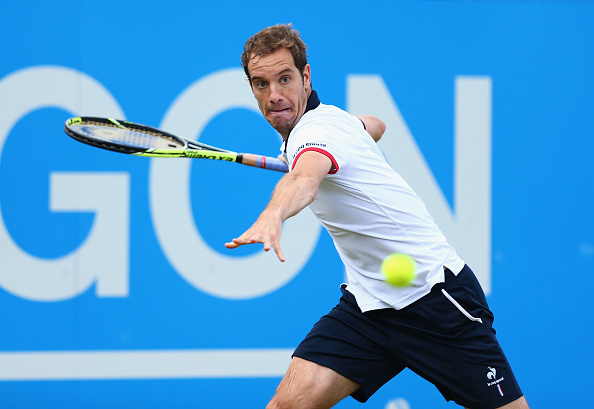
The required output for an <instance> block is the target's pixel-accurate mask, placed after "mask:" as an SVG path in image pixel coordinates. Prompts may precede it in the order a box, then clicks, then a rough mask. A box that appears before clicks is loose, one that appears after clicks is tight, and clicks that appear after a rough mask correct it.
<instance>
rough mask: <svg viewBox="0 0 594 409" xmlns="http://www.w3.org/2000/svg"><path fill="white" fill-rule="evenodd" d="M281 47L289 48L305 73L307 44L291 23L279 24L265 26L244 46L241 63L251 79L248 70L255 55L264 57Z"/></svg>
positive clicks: (296, 64) (299, 67)
mask: <svg viewBox="0 0 594 409" xmlns="http://www.w3.org/2000/svg"><path fill="white" fill-rule="evenodd" d="M280 48H287V49H288V50H289V51H290V52H291V55H292V56H293V61H294V62H295V67H297V69H298V70H299V72H300V73H301V75H303V70H304V69H305V66H306V65H307V54H306V52H305V50H306V49H307V46H306V45H305V43H304V42H303V40H302V39H301V35H300V34H299V31H297V30H295V29H293V28H292V27H291V23H289V24H277V25H274V26H270V27H267V28H265V29H264V30H262V31H260V32H258V33H256V34H254V35H253V36H251V37H250V38H249V39H248V40H247V41H246V43H245V46H244V47H243V53H242V54H241V65H243V70H244V71H245V75H247V77H248V79H251V77H250V72H249V70H248V62H249V61H250V59H251V58H254V57H263V56H266V55H269V54H272V53H274V52H275V51H277V50H278V49H280Z"/></svg>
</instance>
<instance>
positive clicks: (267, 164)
mask: <svg viewBox="0 0 594 409" xmlns="http://www.w3.org/2000/svg"><path fill="white" fill-rule="evenodd" d="M239 156H240V155H238V158H237V159H238V160H237V161H238V162H240V161H239ZM240 163H243V164H244V165H248V166H255V167H257V168H264V169H270V170H276V171H278V172H285V173H286V172H288V171H289V167H288V166H287V164H286V163H285V162H284V161H282V160H280V159H278V158H273V157H270V156H260V155H254V154H252V153H244V154H243V155H241V162H240Z"/></svg>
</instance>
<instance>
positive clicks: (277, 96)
mask: <svg viewBox="0 0 594 409" xmlns="http://www.w3.org/2000/svg"><path fill="white" fill-rule="evenodd" d="M282 98H283V94H282V90H281V87H279V86H278V85H277V84H271V85H270V96H269V99H270V102H273V103H275V102H278V101H280V100H281V99H282Z"/></svg>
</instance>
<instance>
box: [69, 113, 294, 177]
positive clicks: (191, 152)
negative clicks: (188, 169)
mask: <svg viewBox="0 0 594 409" xmlns="http://www.w3.org/2000/svg"><path fill="white" fill-rule="evenodd" d="M64 131H65V132H66V133H67V134H68V135H69V136H71V137H72V138H74V139H76V140H77V141H79V142H83V143H86V144H87V145H91V146H95V147H97V148H102V149H107V150H110V151H115V152H120V153H127V154H130V155H135V156H148V157H153V158H198V159H214V160H224V161H229V162H237V163H241V164H243V165H248V166H254V167H258V168H264V169H271V170H277V171H279V172H287V171H288V167H287V164H286V163H285V162H283V161H282V160H280V159H278V158H272V157H269V156H261V155H255V154H253V153H237V152H232V151H228V150H225V149H220V148H216V147H214V146H210V145H206V144H203V143H200V142H196V141H192V140H190V139H186V138H182V137H180V136H176V135H173V134H170V133H167V132H164V131H161V130H159V129H157V128H152V127H150V126H146V125H140V124H135V123H132V122H128V121H121V120H116V119H112V118H96V117H76V118H70V119H68V120H67V121H66V124H65V125H64Z"/></svg>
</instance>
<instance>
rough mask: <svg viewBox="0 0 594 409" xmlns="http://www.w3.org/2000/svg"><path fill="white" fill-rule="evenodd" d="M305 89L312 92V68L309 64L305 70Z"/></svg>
mask: <svg viewBox="0 0 594 409" xmlns="http://www.w3.org/2000/svg"><path fill="white" fill-rule="evenodd" d="M303 88H305V89H306V90H311V67H310V66H309V64H306V65H305V67H304V68H303Z"/></svg>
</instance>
